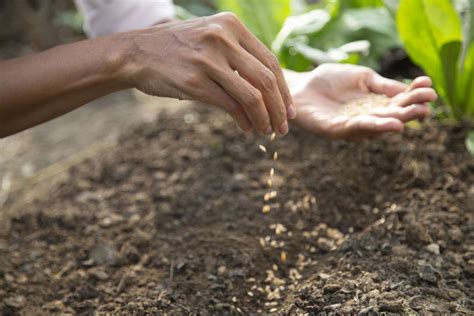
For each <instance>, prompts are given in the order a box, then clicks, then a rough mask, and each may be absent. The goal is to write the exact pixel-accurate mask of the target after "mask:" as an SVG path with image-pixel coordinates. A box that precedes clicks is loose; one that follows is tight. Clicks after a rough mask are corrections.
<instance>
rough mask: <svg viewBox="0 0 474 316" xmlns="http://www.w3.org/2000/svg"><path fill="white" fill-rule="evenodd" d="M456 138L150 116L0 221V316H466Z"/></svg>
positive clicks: (463, 174)
mask: <svg viewBox="0 0 474 316" xmlns="http://www.w3.org/2000/svg"><path fill="white" fill-rule="evenodd" d="M467 128H468V127H466V126H464V127H463V126H441V125H436V124H435V123H425V124H423V128H422V129H420V130H412V129H409V130H407V132H406V133H405V135H402V136H401V135H387V136H385V137H383V138H382V139H379V140H377V141H372V142H365V143H358V144H348V143H344V142H335V141H328V140H325V139H322V138H320V137H318V136H313V135H308V134H307V133H304V132H303V131H300V130H297V129H296V128H293V130H292V131H291V133H290V134H289V135H287V136H286V137H283V138H277V139H276V140H275V141H274V142H270V141H269V139H268V138H263V137H262V138H256V137H254V136H244V135H242V134H241V133H239V132H238V131H237V129H236V128H235V127H234V126H233V123H231V122H230V121H229V120H228V119H227V117H226V116H225V115H224V114H222V113H220V112H215V111H213V110H208V109H202V108H201V107H196V108H194V109H193V110H187V111H186V112H184V113H183V112H181V113H174V114H166V113H162V114H161V115H160V116H159V117H158V119H157V121H156V122H154V123H153V124H147V125H143V126H141V127H139V128H137V129H136V130H134V131H133V132H131V133H128V134H126V135H124V136H123V137H122V139H121V141H120V143H119V145H117V146H116V147H114V148H112V149H109V150H107V151H104V152H103V153H101V155H98V156H97V157H95V158H94V159H88V160H86V161H83V162H82V163H80V164H78V165H76V166H74V167H72V168H71V169H70V170H69V172H68V175H67V177H66V178H64V179H59V180H56V181H52V180H51V181H48V183H43V184H41V185H38V186H36V187H34V188H30V190H29V192H25V193H23V194H20V193H18V196H17V197H16V202H14V203H13V204H10V205H8V206H7V208H5V209H4V210H3V211H2V212H1V214H2V215H3V218H2V219H1V221H2V224H3V225H2V226H3V231H1V232H0V233H3V234H2V235H3V236H4V237H0V312H1V313H2V314H4V315H16V314H24V315H33V314H34V315H40V314H52V313H58V314H65V313H71V314H72V313H77V314H83V315H86V314H92V313H94V312H99V313H107V312H122V313H135V314H140V313H142V314H143V313H145V312H147V313H160V314H170V315H180V314H203V315H207V314H219V315H221V314H250V313H264V312H268V313H280V314H283V313H284V314H290V315H297V314H302V313H309V314H318V313H330V312H338V313H355V312H359V313H360V312H362V313H364V312H365V313H371V312H373V313H379V312H388V313H415V312H429V311H431V312H441V313H459V314H472V313H473V312H474V300H473V299H474V297H473V294H472V293H474V289H473V284H474V282H473V275H474V216H473V213H474V209H473V206H474V159H473V158H472V157H470V156H469V155H468V153H467V152H466V150H465V147H464V135H465V132H466V130H467ZM259 144H263V145H264V146H265V147H266V148H267V152H266V153H263V152H262V151H261V150H260V149H259V147H258V145H259ZM275 150H277V151H278V160H276V161H274V160H272V154H273V152H274V151H275ZM270 168H274V169H275V175H274V177H273V179H272V180H273V189H274V190H276V191H277V192H278V195H277V196H276V197H275V198H274V199H272V200H271V201H272V207H271V211H270V212H268V213H262V206H263V205H264V201H263V196H264V194H265V193H267V192H268V188H267V180H268V177H269V173H268V171H269V170H270ZM7 224H8V225H7Z"/></svg>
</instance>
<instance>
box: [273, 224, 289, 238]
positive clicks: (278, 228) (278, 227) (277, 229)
mask: <svg viewBox="0 0 474 316" xmlns="http://www.w3.org/2000/svg"><path fill="white" fill-rule="evenodd" d="M270 229H274V230H275V234H277V235H280V234H281V233H284V232H286V228H285V226H283V225H282V224H272V225H270Z"/></svg>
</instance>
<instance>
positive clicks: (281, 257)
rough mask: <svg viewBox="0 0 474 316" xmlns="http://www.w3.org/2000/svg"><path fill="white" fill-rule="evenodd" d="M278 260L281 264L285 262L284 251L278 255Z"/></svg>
mask: <svg viewBox="0 0 474 316" xmlns="http://www.w3.org/2000/svg"><path fill="white" fill-rule="evenodd" d="M280 260H281V262H283V263H285V262H286V251H282V252H281V254H280Z"/></svg>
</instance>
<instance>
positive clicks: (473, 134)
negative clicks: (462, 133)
mask: <svg viewBox="0 0 474 316" xmlns="http://www.w3.org/2000/svg"><path fill="white" fill-rule="evenodd" d="M466 148H467V150H468V151H469V153H470V154H471V155H473V156H474V131H470V132H469V133H468V134H467V137H466Z"/></svg>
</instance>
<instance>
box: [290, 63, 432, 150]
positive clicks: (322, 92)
mask: <svg viewBox="0 0 474 316" xmlns="http://www.w3.org/2000/svg"><path fill="white" fill-rule="evenodd" d="M291 76H294V77H295V79H297V81H298V85H297V86H294V87H292V88H291V90H292V94H293V99H294V102H295V105H296V108H297V111H298V115H297V117H296V119H295V123H296V124H297V125H299V126H301V127H303V128H305V129H306V130H309V131H311V132H314V133H318V134H321V135H324V136H326V137H329V138H333V139H343V140H350V141H360V140H364V139H369V138H374V137H377V136H380V135H381V134H383V133H386V132H402V131H403V128H404V123H405V122H408V121H411V120H415V119H422V118H424V117H426V116H427V115H428V114H429V113H430V110H429V108H428V106H427V104H426V103H427V102H431V101H434V100H436V98H437V96H436V93H435V91H434V90H433V89H432V88H431V84H432V83H431V79H430V78H428V77H419V78H416V79H415V80H414V81H413V82H412V83H411V85H410V86H407V85H405V84H403V83H401V82H398V81H395V80H391V79H387V78H384V77H382V76H380V75H378V74H377V73H376V72H374V71H373V70H371V69H370V68H367V67H363V66H355V65H348V64H324V65H321V66H319V67H318V68H316V69H315V70H313V71H312V72H307V73H301V74H296V73H295V74H289V75H288V77H289V78H290V77H291ZM369 93H375V94H383V95H386V96H388V97H390V100H389V104H388V105H385V104H381V105H380V106H378V107H374V108H371V109H367V110H365V111H366V113H363V114H356V115H349V114H345V113H344V111H341V109H342V107H343V105H344V104H345V103H346V102H348V101H350V100H355V99H359V98H362V97H364V96H367V95H368V94H369Z"/></svg>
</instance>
